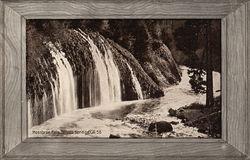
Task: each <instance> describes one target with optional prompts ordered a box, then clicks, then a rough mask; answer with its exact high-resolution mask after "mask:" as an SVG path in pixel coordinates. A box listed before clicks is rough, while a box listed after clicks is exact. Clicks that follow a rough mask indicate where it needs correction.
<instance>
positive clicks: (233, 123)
mask: <svg viewBox="0 0 250 160" xmlns="http://www.w3.org/2000/svg"><path fill="white" fill-rule="evenodd" d="M33 18H34V19H38V18H46V19H55V18H56V19H60V18H64V19H66V18H70V19H73V18H74V19H75V18H82V19H85V18H87V19H90V18H91V19H92V18H162V19H169V18H171V19H178V18H182V19H184V18H199V19H201V18H211V19H214V18H218V19H221V20H222V66H223V68H222V82H223V83H222V91H223V99H222V101H223V119H222V123H223V135H222V139H219V140H210V139H117V140H114V139H29V138H27V119H26V117H27V112H26V98H25V83H26V82H25V69H26V63H25V54H26V53H25V52H26V38H25V36H26V34H25V24H26V23H25V22H26V19H33ZM249 30H250V1H249V0H123V1H122V0H92V1H91V0H82V1H80V0H74V1H73V0H64V1H62V0H54V1H51V0H50V1H45V0H43V1H35V0H22V1H21V0H6V1H2V0H0V35H1V36H0V51H1V52H0V53H1V54H0V55H1V56H0V73H1V74H0V82H1V84H0V115H1V116H0V159H6V160H7V159H18V160H19V159H32V160H33V159H168V160H172V159H173V160H179V159H185V160H186V159H204V160H208V159H213V160H222V159H223V160H228V159H234V160H239V159H250V106H249V105H250V101H249V100H250V86H249V85H250V84H249V82H250V65H249V64H250V36H249V34H250V33H249Z"/></svg>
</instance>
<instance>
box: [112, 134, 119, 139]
mask: <svg viewBox="0 0 250 160" xmlns="http://www.w3.org/2000/svg"><path fill="white" fill-rule="evenodd" d="M109 138H121V137H120V135H118V134H117V135H113V134H110V135H109Z"/></svg>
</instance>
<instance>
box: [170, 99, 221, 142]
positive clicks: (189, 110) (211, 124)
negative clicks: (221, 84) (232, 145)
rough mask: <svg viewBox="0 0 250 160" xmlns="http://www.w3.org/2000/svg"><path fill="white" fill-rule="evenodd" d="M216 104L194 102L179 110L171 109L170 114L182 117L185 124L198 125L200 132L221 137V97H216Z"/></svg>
mask: <svg viewBox="0 0 250 160" xmlns="http://www.w3.org/2000/svg"><path fill="white" fill-rule="evenodd" d="M214 102H215V104H214V106H212V107H209V108H207V107H206V106H205V105H203V104H199V103H193V104H191V105H189V106H185V107H181V108H179V109H177V110H174V109H169V115H170V116H173V117H177V118H179V119H181V122H182V123H184V125H185V126H190V127H196V128H198V132H200V133H204V134H207V135H208V136H209V137H212V138H221V97H216V98H215V99H214Z"/></svg>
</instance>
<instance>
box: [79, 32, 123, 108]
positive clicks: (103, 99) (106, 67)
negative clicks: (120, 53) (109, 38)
mask: <svg viewBox="0 0 250 160" xmlns="http://www.w3.org/2000/svg"><path fill="white" fill-rule="evenodd" d="M76 32H77V33H79V34H80V35H81V36H82V38H84V39H85V40H86V41H87V42H88V43H89V45H90V48H89V49H90V51H91V53H92V57H93V60H94V62H95V66H96V71H97V73H98V77H99V86H100V90H99V92H100V95H101V96H100V100H98V101H99V102H100V105H103V104H109V103H112V102H120V101H121V85H120V75H119V71H118V68H117V66H116V65H115V63H114V61H113V55H112V53H111V51H110V50H109V49H108V47H106V46H104V44H102V47H103V49H104V52H105V53H104V55H103V54H102V53H101V52H100V50H99V49H98V47H97V46H96V45H95V44H94V42H93V40H92V39H91V38H90V37H89V36H88V35H86V34H85V33H84V32H82V31H81V30H79V31H76ZM90 91H91V90H90Z"/></svg>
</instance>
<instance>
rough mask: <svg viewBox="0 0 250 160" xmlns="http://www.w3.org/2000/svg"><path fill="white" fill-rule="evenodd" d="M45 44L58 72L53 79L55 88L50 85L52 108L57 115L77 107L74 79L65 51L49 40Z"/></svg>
mask: <svg viewBox="0 0 250 160" xmlns="http://www.w3.org/2000/svg"><path fill="white" fill-rule="evenodd" d="M47 45H48V47H49V50H50V53H51V55H52V57H53V58H54V63H55V65H56V69H57V73H58V74H57V79H56V80H54V84H55V89H54V88H53V86H52V88H53V89H52V96H53V103H54V104H53V108H54V111H55V116H57V115H61V114H63V113H67V112H71V111H73V110H75V109H77V106H76V96H75V93H76V92H75V84H74V83H75V81H74V77H73V70H72V67H71V65H70V63H69V61H68V60H67V58H65V53H64V52H62V51H60V50H58V49H57V48H56V47H55V45H54V44H52V43H51V42H49V43H48V44H47ZM53 92H54V93H53Z"/></svg>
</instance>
